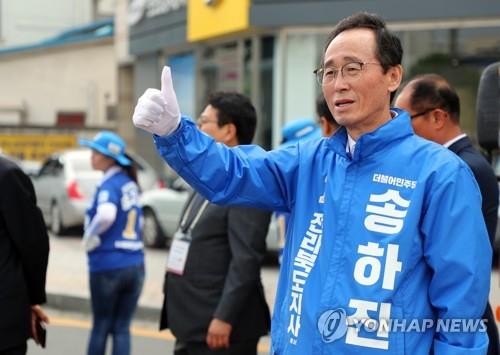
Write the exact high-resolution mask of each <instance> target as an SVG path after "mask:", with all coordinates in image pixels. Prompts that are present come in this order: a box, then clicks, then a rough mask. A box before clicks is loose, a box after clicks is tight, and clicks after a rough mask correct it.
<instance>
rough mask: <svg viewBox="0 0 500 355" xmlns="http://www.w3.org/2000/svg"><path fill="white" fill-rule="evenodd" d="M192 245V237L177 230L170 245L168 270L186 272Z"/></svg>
mask: <svg viewBox="0 0 500 355" xmlns="http://www.w3.org/2000/svg"><path fill="white" fill-rule="evenodd" d="M190 245H191V242H190V239H189V237H188V236H186V235H185V234H184V233H182V232H180V231H177V232H176V233H175V235H174V240H173V242H172V245H171V246H170V253H169V255H168V261H167V271H168V272H171V273H173V274H177V275H183V274H184V268H185V266H186V259H187V255H188V252H189V246H190Z"/></svg>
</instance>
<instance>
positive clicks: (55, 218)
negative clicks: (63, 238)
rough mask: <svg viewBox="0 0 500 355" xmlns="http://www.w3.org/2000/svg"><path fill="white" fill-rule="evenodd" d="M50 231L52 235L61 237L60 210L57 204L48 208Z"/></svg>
mask: <svg viewBox="0 0 500 355" xmlns="http://www.w3.org/2000/svg"><path fill="white" fill-rule="evenodd" d="M50 231H51V232H52V234H54V235H61V234H62V232H63V226H62V220H61V210H60V209H59V206H58V205H57V203H54V204H53V205H52V207H51V208H50Z"/></svg>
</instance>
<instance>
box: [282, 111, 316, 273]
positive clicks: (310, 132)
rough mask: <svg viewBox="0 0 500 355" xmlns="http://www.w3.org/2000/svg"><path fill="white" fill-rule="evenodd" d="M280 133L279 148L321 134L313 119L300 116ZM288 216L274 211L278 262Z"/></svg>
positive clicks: (283, 242) (284, 240)
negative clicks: (276, 228)
mask: <svg viewBox="0 0 500 355" xmlns="http://www.w3.org/2000/svg"><path fill="white" fill-rule="evenodd" d="M281 135H282V137H283V138H282V140H281V145H280V148H285V147H289V146H292V145H294V144H297V143H298V142H299V141H306V140H310V139H316V138H319V137H321V136H322V133H321V129H320V127H318V125H317V124H316V123H315V122H314V121H313V120H311V119H308V118H300V119H296V120H293V121H290V122H288V123H287V124H285V125H284V126H283V128H282V129H281ZM289 217H290V213H288V212H274V218H275V219H276V223H277V226H278V244H279V250H278V261H279V263H280V264H281V260H282V258H283V249H284V247H285V242H286V237H285V236H286V229H287V225H288V219H289Z"/></svg>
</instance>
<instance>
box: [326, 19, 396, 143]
mask: <svg viewBox="0 0 500 355" xmlns="http://www.w3.org/2000/svg"><path fill="white" fill-rule="evenodd" d="M375 53H376V40H375V33H374V32H373V31H372V30H370V29H366V28H356V29H351V30H346V31H344V32H342V33H340V34H339V35H338V36H337V37H335V38H334V39H333V41H332V42H330V44H329V45H328V48H327V50H326V52H325V58H324V60H325V61H324V63H323V67H324V68H325V70H327V69H328V68H335V69H338V70H340V68H341V67H342V66H343V65H345V64H347V63H351V62H361V63H375V64H365V65H363V67H362V70H361V73H360V74H361V75H360V76H359V77H358V78H357V79H355V80H351V79H349V78H343V77H342V75H341V73H340V72H339V73H338V76H337V78H336V80H334V82H332V83H324V84H323V94H324V96H325V98H326V102H327V103H328V107H329V108H330V111H331V112H332V114H333V116H334V117H335V119H336V120H337V122H338V123H339V124H340V125H341V126H345V127H346V128H347V130H348V131H349V134H351V136H353V137H354V138H357V137H358V136H359V135H361V134H363V133H365V132H369V131H372V130H374V129H375V128H377V127H378V126H380V125H382V124H383V123H385V122H386V121H387V120H388V119H390V111H389V98H390V92H391V91H393V90H396V89H397V87H398V86H399V83H400V81H401V75H402V69H401V67H400V66H397V67H393V68H390V69H389V70H388V71H387V73H385V74H384V72H383V68H382V66H381V65H380V62H379V61H378V59H377V57H376V54H375Z"/></svg>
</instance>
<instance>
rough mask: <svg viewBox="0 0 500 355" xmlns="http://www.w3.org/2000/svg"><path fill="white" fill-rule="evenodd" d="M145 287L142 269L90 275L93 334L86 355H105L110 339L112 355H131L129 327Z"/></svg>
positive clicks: (138, 266)
mask: <svg viewBox="0 0 500 355" xmlns="http://www.w3.org/2000/svg"><path fill="white" fill-rule="evenodd" d="M143 283H144V265H142V264H141V265H134V266H130V267H127V268H123V269H117V270H110V271H104V272H94V273H91V274H90V296H91V302H92V317H93V324H92V332H91V334H90V341H89V345H88V351H87V354H88V355H104V354H105V352H106V339H107V337H108V335H111V336H112V337H113V355H129V354H130V323H131V321H132V317H133V315H134V312H135V309H136V308H137V301H138V300H139V295H140V294H141V291H142V285H143Z"/></svg>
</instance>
